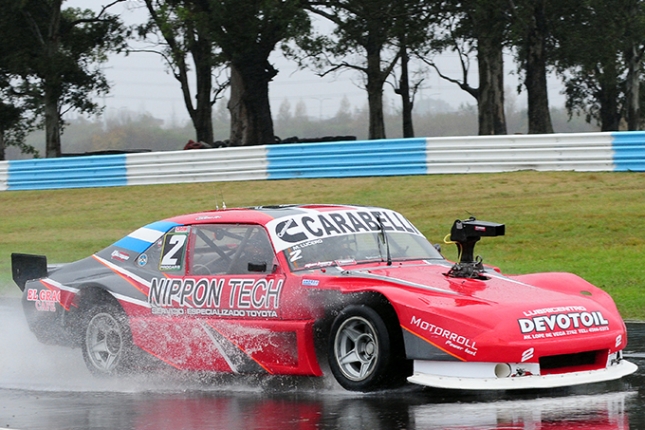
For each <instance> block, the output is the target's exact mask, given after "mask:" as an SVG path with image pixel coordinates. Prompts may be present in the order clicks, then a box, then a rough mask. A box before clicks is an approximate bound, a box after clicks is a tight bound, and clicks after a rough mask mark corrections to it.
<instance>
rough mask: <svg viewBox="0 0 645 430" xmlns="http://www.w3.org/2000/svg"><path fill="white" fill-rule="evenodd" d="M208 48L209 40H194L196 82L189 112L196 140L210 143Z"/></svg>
mask: <svg viewBox="0 0 645 430" xmlns="http://www.w3.org/2000/svg"><path fill="white" fill-rule="evenodd" d="M210 50H211V44H210V42H208V41H204V40H198V41H197V42H195V49H193V51H192V54H193V61H194V63H195V79H196V84H197V93H196V94H195V98H196V106H195V109H194V110H191V109H189V112H190V114H191V115H190V118H191V120H192V122H193V126H194V127H195V133H196V137H197V141H198V142H204V143H207V144H209V145H212V144H213V141H214V140H215V139H214V137H213V102H212V101H211V96H212V92H213V77H212V73H213V70H212V65H211V61H210V57H211V53H210Z"/></svg>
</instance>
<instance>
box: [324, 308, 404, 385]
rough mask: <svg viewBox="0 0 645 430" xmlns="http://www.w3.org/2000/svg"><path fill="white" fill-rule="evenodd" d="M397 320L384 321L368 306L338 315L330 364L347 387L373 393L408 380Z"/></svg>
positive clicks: (334, 328)
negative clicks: (400, 349)
mask: <svg viewBox="0 0 645 430" xmlns="http://www.w3.org/2000/svg"><path fill="white" fill-rule="evenodd" d="M394 318H395V316H390V317H389V318H388V317H386V319H385V320H384V319H383V318H382V317H381V315H379V313H378V312H376V310H374V309H373V308H371V307H369V306H365V305H351V306H348V307H346V308H345V309H343V310H342V311H341V313H340V314H338V316H337V317H336V319H335V320H334V322H333V324H332V327H331V337H330V343H329V365H330V368H331V371H332V373H333V375H334V377H335V378H336V380H337V381H338V383H339V384H340V385H342V386H343V388H345V389H347V390H351V391H373V390H377V389H381V388H387V387H389V386H393V385H400V384H402V383H403V382H404V381H405V378H404V376H405V375H404V374H403V373H402V371H401V364H403V363H402V361H405V354H404V351H397V350H395V349H396V348H402V342H399V341H398V340H399V338H400V337H401V334H400V328H398V324H396V325H395V324H394V321H393V319H394ZM386 321H387V322H386ZM397 330H398V331H399V333H397ZM393 349H394V350H393ZM404 367H405V366H403V368H404Z"/></svg>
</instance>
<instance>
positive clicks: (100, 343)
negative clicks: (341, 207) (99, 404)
mask: <svg viewBox="0 0 645 430" xmlns="http://www.w3.org/2000/svg"><path fill="white" fill-rule="evenodd" d="M86 321H87V324H86V328H85V336H84V338H83V344H82V349H83V359H84V360H85V364H86V365H87V368H88V369H89V370H90V372H92V373H93V374H95V375H99V376H110V375H115V374H119V373H122V372H124V371H126V370H128V369H129V367H130V366H129V364H130V363H129V362H130V358H131V357H130V355H131V353H132V338H131V335H130V329H129V327H128V324H127V317H126V315H125V313H124V312H123V311H122V310H121V309H120V308H118V307H117V306H115V305H97V306H94V307H93V308H91V309H90V311H89V312H88V314H87V319H86Z"/></svg>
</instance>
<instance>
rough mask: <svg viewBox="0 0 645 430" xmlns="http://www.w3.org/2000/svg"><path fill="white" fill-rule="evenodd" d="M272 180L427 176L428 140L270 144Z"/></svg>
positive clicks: (269, 165)
mask: <svg viewBox="0 0 645 430" xmlns="http://www.w3.org/2000/svg"><path fill="white" fill-rule="evenodd" d="M267 149H268V152H267V160H268V162H269V164H268V168H267V171H268V176H269V179H295V178H342V177H352V176H392V175H424V174H425V173H426V171H427V167H426V139H387V140H373V141H348V142H329V143H310V144H300V145H299V144H288V145H271V146H267Z"/></svg>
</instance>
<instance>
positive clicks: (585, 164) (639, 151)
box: [0, 132, 645, 191]
mask: <svg viewBox="0 0 645 430" xmlns="http://www.w3.org/2000/svg"><path fill="white" fill-rule="evenodd" d="M519 170H537V171H558V170H559V171H566V170H570V171H638V172H643V171H645V132H618V133H571V134H548V135H511V136H472V137H470V136H459V137H442V138H413V139H385V140H369V141H346V142H324V143H304V144H276V145H265V146H253V147H241V148H217V149H203V150H191V151H169V152H145V153H131V154H118V155H98V156H80V157H64V158H56V159H33V160H16V161H4V162H0V191H7V190H8V191H14V190H36V189H56V188H85V187H112V186H127V185H150V184H170V183H185V182H212V181H249V180H266V179H269V180H272V179H295V178H342V177H359V176H399V175H427V174H456V173H494V172H511V171H519Z"/></svg>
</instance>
